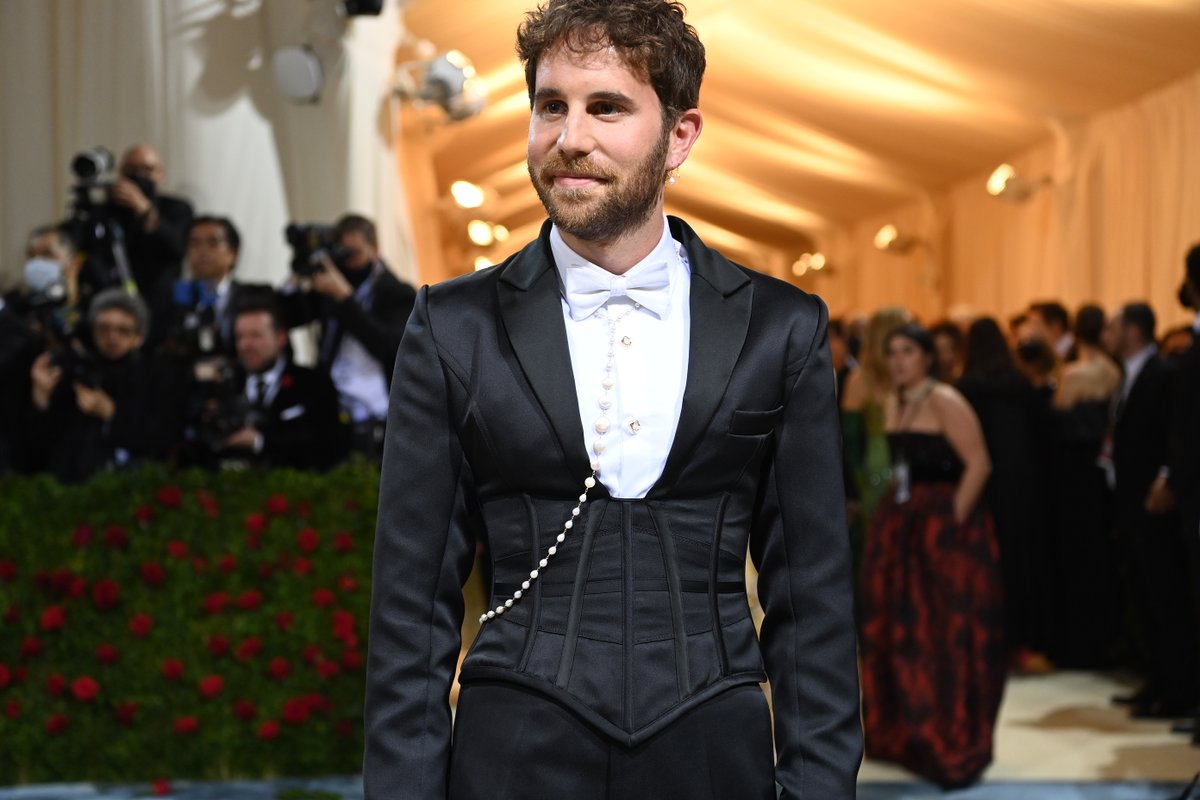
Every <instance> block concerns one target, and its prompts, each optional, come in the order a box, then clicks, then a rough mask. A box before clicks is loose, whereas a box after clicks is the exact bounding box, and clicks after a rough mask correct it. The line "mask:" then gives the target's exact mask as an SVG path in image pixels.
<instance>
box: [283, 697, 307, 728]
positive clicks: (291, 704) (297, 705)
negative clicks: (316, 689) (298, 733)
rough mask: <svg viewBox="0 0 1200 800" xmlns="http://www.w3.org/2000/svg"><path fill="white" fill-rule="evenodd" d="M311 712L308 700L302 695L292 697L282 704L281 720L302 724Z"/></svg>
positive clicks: (290, 723) (292, 723)
mask: <svg viewBox="0 0 1200 800" xmlns="http://www.w3.org/2000/svg"><path fill="white" fill-rule="evenodd" d="M311 714H312V712H311V711H310V710H309V708H308V700H307V699H305V698H303V697H293V698H292V699H290V700H288V701H287V702H286V703H284V704H283V713H282V714H280V716H281V717H283V721H284V722H286V723H287V724H289V725H303V724H304V723H305V722H307V721H308V718H309V716H310V715H311Z"/></svg>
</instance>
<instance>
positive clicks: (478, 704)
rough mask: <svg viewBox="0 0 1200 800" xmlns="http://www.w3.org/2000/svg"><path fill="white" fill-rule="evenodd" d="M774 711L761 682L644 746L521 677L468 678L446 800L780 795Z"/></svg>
mask: <svg viewBox="0 0 1200 800" xmlns="http://www.w3.org/2000/svg"><path fill="white" fill-rule="evenodd" d="M775 796H776V795H775V766H774V755H773V747H772V740H771V718H770V712H769V710H768V708H767V702H766V698H765V697H763V693H762V690H761V689H759V687H758V686H753V685H752V686H739V687H736V688H734V689H730V690H729V691H727V692H723V693H722V694H720V695H717V696H716V697H714V698H712V699H711V700H708V701H707V702H705V703H704V704H702V705H700V706H697V707H696V708H695V709H693V710H692V711H691V712H690V713H688V714H686V715H684V716H683V717H681V718H680V719H678V720H676V721H675V722H674V723H672V724H671V725H670V726H669V727H667V728H666V729H664V730H663V731H661V732H659V733H658V734H656V735H655V736H654V737H652V738H651V739H649V740H647V741H645V742H643V743H642V744H640V745H638V746H637V747H632V748H630V747H625V746H623V745H621V744H617V743H615V742H613V741H612V740H611V739H609V738H608V737H607V736H604V735H602V734H601V733H599V732H598V731H596V730H595V729H594V728H593V727H591V726H590V725H588V724H587V723H586V722H584V721H583V720H582V719H580V718H579V717H578V716H576V715H575V714H574V713H572V712H571V711H569V710H568V709H567V708H565V707H563V706H562V705H560V704H558V703H557V702H555V701H553V700H550V699H548V698H546V697H543V696H542V695H539V694H537V693H535V692H533V691H531V690H528V689H524V688H522V687H518V686H511V685H508V684H500V683H476V684H470V685H467V686H464V687H463V689H462V692H461V694H460V695H459V701H458V712H457V716H456V719H455V724H454V743H453V746H452V748H451V755H450V792H449V800H485V798H486V800H546V799H547V798H570V800H641V799H642V798H645V799H646V800H775Z"/></svg>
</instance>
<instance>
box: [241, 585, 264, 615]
mask: <svg viewBox="0 0 1200 800" xmlns="http://www.w3.org/2000/svg"><path fill="white" fill-rule="evenodd" d="M237 604H238V608H240V609H242V610H243V611H253V610H254V609H256V608H258V607H259V606H260V605H262V592H260V591H258V590H257V589H247V590H246V591H244V592H242V593H241V594H240V595H238V599H237Z"/></svg>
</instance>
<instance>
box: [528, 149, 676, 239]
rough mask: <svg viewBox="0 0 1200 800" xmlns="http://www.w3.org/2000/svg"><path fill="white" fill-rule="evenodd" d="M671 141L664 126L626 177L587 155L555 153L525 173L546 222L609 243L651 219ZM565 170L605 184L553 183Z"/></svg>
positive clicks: (569, 232)
mask: <svg viewBox="0 0 1200 800" xmlns="http://www.w3.org/2000/svg"><path fill="white" fill-rule="evenodd" d="M669 144H670V132H669V131H667V130H664V131H663V134H662V136H660V137H659V139H658V142H657V143H656V144H655V146H654V149H653V150H652V151H650V153H649V154H647V156H646V158H645V159H644V160H643V161H642V162H641V163H640V164H638V165H637V166H636V167H635V168H634V170H633V172H632V173H630V174H629V175H627V176H624V177H620V176H617V175H614V174H613V173H611V172H607V171H605V170H602V169H599V168H597V167H596V166H594V165H593V164H592V163H591V162H589V161H588V160H587V158H586V157H583V158H576V159H565V158H563V157H562V154H561V153H558V152H557V151H556V152H553V153H551V155H549V156H548V157H547V158H546V160H545V162H543V163H542V165H541V166H540V167H539V168H538V169H537V171H536V172H535V170H534V167H533V164H532V163H530V164H528V168H529V177H530V178H531V179H532V181H533V188H534V189H536V190H537V193H538V197H539V198H540V199H541V201H542V205H543V206H545V208H546V213H547V214H548V215H549V217H550V221H551V222H553V223H554V224H555V225H556V226H558V228H559V230H561V231H563V232H564V233H567V234H570V235H571V236H574V237H576V238H578V239H582V240H583V241H586V242H607V241H612V240H615V239H617V238H619V237H621V236H622V235H624V234H625V233H628V232H629V231H630V230H632V229H634V228H636V227H637V226H639V225H641V224H642V223H644V222H645V221H646V220H647V219H649V218H650V213H651V212H652V211H653V210H654V207H655V205H656V204H657V203H658V199H659V197H660V192H662V191H663V185H664V181H665V178H666V165H667V149H668V147H669ZM563 172H567V173H570V174H572V175H579V176H587V177H590V178H595V179H597V180H599V181H602V182H603V183H602V185H601V186H598V187H589V188H586V189H562V188H559V187H557V186H555V185H554V175H555V173H563ZM593 194H599V195H600V196H599V197H593Z"/></svg>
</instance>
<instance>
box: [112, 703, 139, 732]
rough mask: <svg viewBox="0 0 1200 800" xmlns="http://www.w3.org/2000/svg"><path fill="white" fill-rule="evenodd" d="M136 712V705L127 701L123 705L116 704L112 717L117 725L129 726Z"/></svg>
mask: <svg viewBox="0 0 1200 800" xmlns="http://www.w3.org/2000/svg"><path fill="white" fill-rule="evenodd" d="M137 711H138V704H137V703H133V702H130V701H128V700H127V701H125V702H123V703H117V705H116V706H115V707H114V708H113V716H114V717H116V719H117V722H118V723H119V724H121V725H126V726H129V725H132V724H133V720H134V717H136V716H137Z"/></svg>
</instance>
